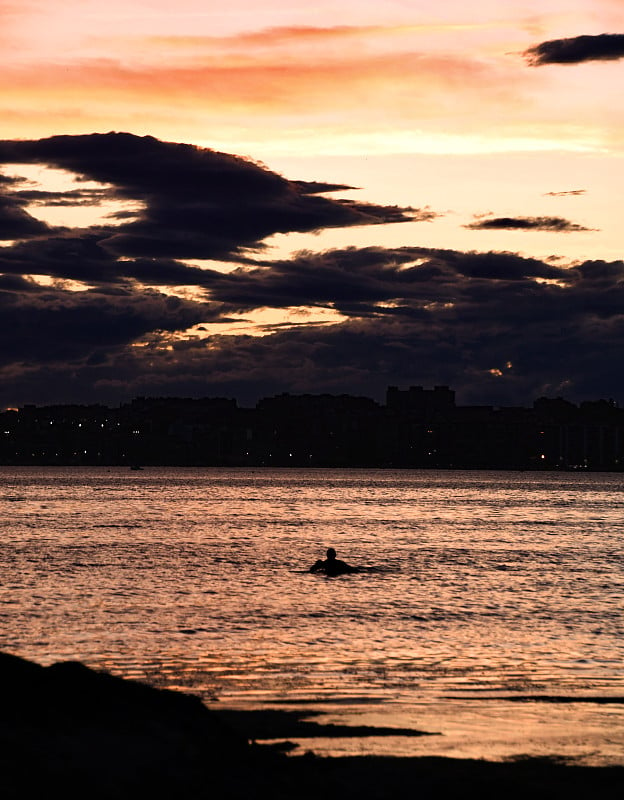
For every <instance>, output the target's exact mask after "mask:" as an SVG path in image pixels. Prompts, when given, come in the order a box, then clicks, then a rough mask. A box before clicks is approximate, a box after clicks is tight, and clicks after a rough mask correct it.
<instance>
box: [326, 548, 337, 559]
mask: <svg viewBox="0 0 624 800" xmlns="http://www.w3.org/2000/svg"><path fill="white" fill-rule="evenodd" d="M327 558H328V559H329V560H330V561H333V560H334V559H335V558H336V551H335V550H334V548H333V547H330V548H328V550H327Z"/></svg>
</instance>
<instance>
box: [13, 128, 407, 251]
mask: <svg viewBox="0 0 624 800" xmlns="http://www.w3.org/2000/svg"><path fill="white" fill-rule="evenodd" d="M1 163H5V164H7V163H32V164H45V165H47V166H51V167H56V168H60V169H64V170H69V171H71V172H72V173H74V174H76V175H78V176H80V177H82V178H84V179H89V180H95V181H98V182H100V183H102V184H106V185H109V186H110V187H111V188H110V189H109V190H108V192H107V196H108V199H119V200H132V201H135V202H139V203H142V204H143V211H142V212H140V213H139V214H138V217H137V218H136V219H131V220H129V221H128V222H126V223H125V224H122V225H121V226H119V227H117V228H116V229H115V230H114V231H110V232H109V235H108V236H106V237H103V238H102V245H103V246H105V247H106V248H108V249H109V250H110V251H111V252H113V253H115V254H116V255H119V256H126V257H142V256H145V257H149V258H151V257H163V256H165V257H169V258H181V259H185V258H186V259H190V258H195V259H197V258H201V259H210V258H212V259H216V258H218V259H229V258H233V257H238V256H240V255H241V253H242V252H243V251H244V250H245V249H247V248H259V247H261V243H262V242H263V240H264V239H266V238H267V237H268V236H271V235H272V234H275V233H287V232H292V231H300V232H307V231H314V230H318V229H321V228H328V227H344V226H349V225H371V224H377V223H387V222H406V221H408V220H410V219H412V212H413V213H418V212H416V210H414V209H408V208H398V207H396V206H376V205H372V204H366V203H357V202H354V201H351V200H349V201H347V200H342V201H341V200H332V199H328V198H326V197H321V196H318V192H319V188H320V187H319V184H316V183H312V184H310V185H309V189H308V185H307V184H306V183H305V182H303V181H298V182H296V183H294V182H291V181H288V180H286V179H285V178H283V177H281V176H280V175H277V174H276V173H274V172H271V171H270V170H268V169H266V168H265V167H262V166H260V165H258V164H255V163H253V162H251V161H248V160H245V159H242V158H238V157H236V156H231V155H227V154H225V153H217V152H215V151H212V150H207V149H204V148H200V147H195V146H192V145H186V144H175V143H170V142H162V141H159V140H158V139H155V138H153V137H150V136H144V137H138V136H133V135H131V134H125V133H108V134H90V135H85V136H54V137H51V138H49V139H42V140H37V141H0V164H1ZM321 188H322V187H321ZM331 188H337V187H331ZM345 188H346V187H345ZM102 195H103V193H102V192H100V193H99V198H98V199H102ZM49 199H50V198H49ZM65 199H66V198H63V197H58V198H57V199H56V202H62V201H63V200H65ZM22 200H23V198H22ZM17 201H19V197H18V198H16V200H15V202H17ZM18 222H19V220H16V226H17V224H18ZM5 227H6V228H7V229H8V228H9V227H10V226H9V225H8V224H5ZM23 227H24V221H22V228H23ZM21 232H22V230H21V229H20V230H18V231H17V233H20V234H21ZM17 233H16V235H15V236H14V237H13V238H17ZM7 235H8V234H7Z"/></svg>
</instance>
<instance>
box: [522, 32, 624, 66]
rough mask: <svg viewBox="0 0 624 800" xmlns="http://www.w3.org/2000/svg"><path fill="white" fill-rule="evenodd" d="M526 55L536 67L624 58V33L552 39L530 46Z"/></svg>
mask: <svg viewBox="0 0 624 800" xmlns="http://www.w3.org/2000/svg"><path fill="white" fill-rule="evenodd" d="M524 56H525V58H526V59H527V61H528V62H529V64H531V65H532V66H534V67H539V66H541V65H543V64H580V63H581V62H583V61H615V60H617V59H620V58H624V33H601V34H599V35H597V36H573V37H571V38H569V39H551V40H550V41H547V42H541V43H540V44H537V45H535V46H534V47H530V48H529V49H528V50H527V51H526V52H525V53H524Z"/></svg>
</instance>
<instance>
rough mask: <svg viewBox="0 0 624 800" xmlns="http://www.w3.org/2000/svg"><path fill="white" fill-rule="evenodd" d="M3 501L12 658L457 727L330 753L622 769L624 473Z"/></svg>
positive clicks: (248, 480) (350, 478) (323, 481)
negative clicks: (531, 759)
mask: <svg viewBox="0 0 624 800" xmlns="http://www.w3.org/2000/svg"><path fill="white" fill-rule="evenodd" d="M0 508H1V509H2V514H1V516H0V649H1V650H3V651H5V652H10V653H13V654H15V655H19V656H23V657H25V658H29V659H32V660H35V661H37V662H38V663H41V664H50V663H53V662H55V661H60V660H70V659H71V660H80V661H82V662H84V663H86V664H87V665H89V666H91V667H94V668H96V669H106V670H108V671H110V672H112V673H114V674H116V675H121V676H124V677H130V678H136V679H140V680H145V681H147V682H149V683H151V684H153V685H156V686H161V687H168V688H174V689H181V690H184V691H190V692H193V693H195V694H198V695H200V696H201V697H203V698H204V700H205V701H206V702H207V703H208V704H209V705H211V704H214V705H215V707H221V708H231V709H251V708H254V709H258V708H265V709H268V708H272V709H276V708H282V709H284V708H288V709H299V710H302V711H305V712H306V713H308V714H312V713H315V714H317V715H319V716H317V717H315V719H316V720H322V721H323V722H327V723H337V722H339V723H342V724H351V725H369V726H385V727H396V728H398V727H402V728H404V727H410V728H414V729H418V730H420V731H425V732H427V733H431V734H435V735H432V736H422V737H405V736H384V737H382V736H379V737H376V736H367V737H348V736H345V737H342V738H336V737H333V738H331V739H329V738H323V737H322V735H320V736H319V737H317V738H316V739H307V740H305V741H301V742H300V744H301V746H302V747H303V748H305V749H312V750H314V751H315V752H317V753H322V754H333V755H341V754H353V753H356V754H361V753H384V754H387V753H391V754H395V755H452V756H462V757H485V758H494V759H500V758H507V757H511V756H517V755H527V754H528V755H560V756H564V757H566V758H568V759H570V760H574V761H576V762H578V763H586V764H624V615H623V613H622V609H623V606H624V475H620V474H609V473H587V472H487V471H483V472H482V471H470V472H461V471H440V472H437V471H412V470H400V471H399V470H397V471H395V470H273V469H266V468H265V469H213V468H210V469H185V468H146V469H144V470H129V469H127V468H78V467H76V468H58V467H55V468H43V467H41V468H13V467H0ZM329 546H333V547H335V548H336V550H337V552H338V558H341V559H343V560H346V561H348V562H349V563H351V564H353V565H355V566H359V567H362V568H363V569H362V571H360V572H359V573H357V574H354V575H344V576H341V577H337V578H327V577H325V576H322V575H318V574H310V573H309V571H308V570H309V567H310V565H311V564H312V563H314V562H315V561H316V560H317V559H318V558H324V554H325V550H326V549H327V547H329Z"/></svg>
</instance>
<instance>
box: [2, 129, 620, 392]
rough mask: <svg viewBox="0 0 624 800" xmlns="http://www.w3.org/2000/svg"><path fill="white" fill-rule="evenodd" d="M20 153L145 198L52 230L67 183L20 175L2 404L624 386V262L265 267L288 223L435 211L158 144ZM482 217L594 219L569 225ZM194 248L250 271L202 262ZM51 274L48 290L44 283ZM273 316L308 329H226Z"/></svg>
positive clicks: (409, 252)
mask: <svg viewBox="0 0 624 800" xmlns="http://www.w3.org/2000/svg"><path fill="white" fill-rule="evenodd" d="M72 144H73V145H75V147H72ZM0 159H5V161H6V160H13V161H19V162H24V161H33V162H38V163H45V164H48V165H52V166H56V167H63V168H65V169H71V170H73V171H74V172H77V173H78V174H79V175H82V176H83V177H84V178H88V179H89V180H97V181H100V182H102V183H105V184H107V185H110V186H111V187H112V188H105V189H103V190H102V191H103V192H104V193H105V195H106V197H108V198H114V199H134V200H138V201H140V202H141V204H142V205H143V206H144V208H145V210H144V211H143V212H141V213H140V216H139V218H138V219H134V218H133V217H124V216H121V217H120V220H121V223H122V224H121V225H120V226H119V227H117V228H114V227H112V226H106V225H99V226H96V227H93V228H88V229H73V230H70V229H51V228H49V227H48V226H46V225H45V224H44V223H39V222H37V220H34V218H32V217H31V216H30V215H29V214H28V207H29V206H28V205H27V204H28V203H30V202H33V201H35V202H42V203H43V202H45V203H46V204H49V203H53V202H55V200H58V201H59V202H60V201H61V200H62V195H61V194H59V196H58V197H55V196H54V193H52V196H48V195H47V194H46V196H45V197H43V196H41V195H32V194H31V195H29V196H26V195H23V194H22V195H21V196H20V195H17V194H16V191H17V190H19V185H18V184H16V183H15V182H13V181H3V182H2V183H0V197H2V198H3V200H2V205H0V223H1V221H2V220H4V224H5V226H6V228H5V235H6V236H7V238H8V239H17V240H19V241H16V242H15V243H13V244H12V245H11V246H6V247H2V248H0V402H1V403H2V404H6V405H11V406H14V405H21V404H23V403H25V402H36V403H46V402H106V403H116V402H118V401H121V400H126V399H129V398H131V397H133V396H136V395H140V394H143V395H149V394H158V395H167V394H169V395H184V394H187V395H194V396H201V395H227V396H235V397H238V398H239V400H240V401H241V402H242V403H252V402H255V400H256V399H257V398H258V397H260V396H266V395H270V394H274V393H276V392H281V391H291V392H299V391H300V392H314V393H318V392H323V391H326V392H336V393H339V392H350V393H353V394H364V395H368V396H371V397H375V398H377V399H381V398H382V397H383V393H384V391H385V388H386V386H387V385H389V384H398V385H409V384H424V385H434V384H449V385H451V386H453V387H454V388H455V389H456V390H457V391H458V398H459V400H460V402H462V403H469V402H487V403H501V404H517V403H529V402H531V400H532V399H533V398H534V397H537V396H539V395H541V394H565V395H566V396H568V397H570V398H571V399H584V398H586V397H595V396H613V397H616V398H617V397H618V395H619V396H621V397H624V377H622V376H621V371H620V370H618V369H617V365H618V364H619V361H620V360H621V352H622V349H623V348H624V314H623V312H622V309H623V308H624V263H623V262H622V261H613V262H604V261H586V262H584V263H581V264H578V265H575V266H574V267H569V268H565V267H563V266H557V264H556V262H555V261H553V260H546V261H542V260H540V259H534V258H525V257H523V256H521V255H519V254H517V253H510V252H459V251H455V250H449V249H433V248H424V247H418V246H412V247H401V248H393V249H389V248H383V247H368V248H361V249H356V248H345V249H342V250H333V251H329V252H325V253H314V252H301V253H299V254H298V255H297V256H295V257H293V258H292V259H287V260H278V261H270V260H267V259H261V258H260V257H259V256H257V257H256V259H255V260H254V259H252V258H251V257H250V256H249V255H248V254H247V255H241V252H242V250H243V249H244V248H245V247H247V246H253V247H259V246H261V244H262V241H263V238H264V237H265V236H267V235H269V234H270V233H274V232H276V231H278V230H281V231H284V232H286V231H289V230H311V229H315V228H317V227H323V226H331V225H339V224H348V225H359V224H369V223H373V224H375V223H378V222H381V221H384V220H402V219H406V218H416V219H428V218H431V216H435V215H434V214H433V212H431V211H429V210H428V209H423V210H421V211H419V212H417V211H414V210H411V211H408V210H406V209H403V208H395V207H386V206H370V205H363V204H358V203H354V202H352V201H349V202H346V201H340V200H329V199H327V198H324V197H321V196H319V195H321V194H322V193H324V192H326V191H329V190H330V189H331V187H328V186H327V185H321V184H304V183H293V182H290V181H287V180H286V179H284V178H282V177H281V176H279V175H275V174H273V173H271V172H270V171H268V170H267V169H266V168H263V167H261V166H259V165H257V164H253V163H251V162H247V161H244V160H242V159H237V158H235V157H233V156H225V155H223V154H218V153H213V152H212V151H206V150H201V149H198V148H192V147H188V146H186V145H172V144H166V143H162V142H158V141H157V140H154V139H151V138H149V137H147V138H145V139H140V138H137V137H128V136H124V135H104V136H102V137H99V138H97V137H90V136H88V137H58V138H54V139H50V140H43V141H41V142H4V143H0ZM89 191H90V190H87V191H86V193H83V190H82V189H80V188H77V189H76V193H75V194H74V195H73V197H72V198H71V199H72V201H78V202H83V201H84V202H86V203H90V202H91V201H92V200H93V201H94V202H95V201H97V200H99V197H98V196H96V195H90V194H89ZM2 192H3V193H2ZM98 192H99V190H98ZM2 213H4V216H1V214H2ZM519 223H520V224H519ZM475 224H476V225H479V226H480V227H486V228H487V227H491V228H496V227H503V228H504V227H510V224H511V225H512V226H513V227H518V224H519V227H520V228H521V229H522V228H525V229H528V230H535V229H538V230H544V229H545V230H555V231H568V230H579V229H581V226H576V225H575V224H574V223H571V222H569V221H567V220H565V219H561V218H558V217H520V218H509V219H505V218H488V219H481V220H479V221H477V223H475ZM18 234H19V235H18ZM187 253H194V254H201V257H202V258H211V257H212V258H214V257H216V256H217V255H223V256H224V257H227V258H228V259H230V260H231V261H234V260H235V259H237V258H238V260H239V263H238V265H237V266H236V265H233V266H235V268H234V269H232V270H231V271H229V272H222V271H219V270H217V269H199V268H198V267H196V266H193V265H192V264H189V263H185V258H188V257H189V256H188V255H185V254H187ZM41 275H43V276H47V279H46V281H41V280H39V279H37V280H33V279H32V278H30V277H29V276H41ZM70 281H78V282H80V283H81V284H82V287H83V288H84V289H85V290H84V291H73V288H74V285H73V284H71V283H69V282H70ZM166 287H175V289H172V288H169V289H167V288H166ZM180 287H181V288H182V290H183V291H182V292H181V291H180ZM173 292H175V293H176V294H174V293H173ZM178 295H181V296H178ZM259 309H269V310H271V309H273V310H275V311H276V312H280V313H281V312H282V311H283V309H290V310H298V311H299V316H298V317H297V320H298V321H297V324H292V325H291V324H285V323H283V322H282V321H281V320H282V319H283V316H277V317H276V319H275V321H271V320H269V321H268V322H267V323H266V325H265V327H264V330H263V331H262V332H263V334H264V335H263V336H255V337H254V336H248V335H245V336H241V335H224V334H221V335H218V334H215V333H214V331H215V330H217V331H218V330H220V329H221V328H220V325H221V324H223V326H225V323H227V322H228V321H230V320H232V319H235V318H236V319H239V318H240V316H241V315H243V316H245V317H246V318H248V319H251V320H253V318H254V317H253V314H254V312H255V311H257V310H259ZM310 309H311V310H312V312H313V311H314V309H321V310H322V311H323V314H324V316H323V317H321V318H315V316H314V314H313V313H311V312H310ZM328 312H329V315H328ZM332 315H333V316H332ZM328 319H331V320H332V321H331V322H329V323H328V322H327V320H328ZM209 324H210V328H209V330H210V331H211V335H210V336H208V325H209ZM202 326H204V333H203V334H202V335H200V334H199V333H198V331H201V327H202ZM223 329H226V328H225V327H224V328H223Z"/></svg>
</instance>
